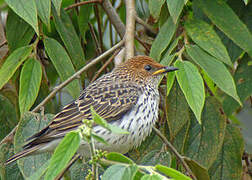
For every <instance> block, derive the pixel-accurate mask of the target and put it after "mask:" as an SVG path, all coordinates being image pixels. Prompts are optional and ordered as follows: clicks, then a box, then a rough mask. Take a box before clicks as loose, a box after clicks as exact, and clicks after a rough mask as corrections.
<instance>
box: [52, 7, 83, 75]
mask: <svg viewBox="0 0 252 180" xmlns="http://www.w3.org/2000/svg"><path fill="white" fill-rule="evenodd" d="M52 13H53V17H54V22H55V27H56V29H57V31H58V33H59V35H60V37H61V39H62V41H63V42H64V44H65V46H66V49H67V52H68V54H69V56H70V58H71V59H72V62H73V64H74V66H75V68H76V69H77V70H79V69H80V68H82V66H83V65H84V63H85V56H84V52H83V49H82V47H81V43H80V39H79V37H78V36H77V34H76V31H75V29H74V26H73V24H72V21H71V19H70V18H69V16H68V14H67V13H66V12H65V11H64V10H61V14H60V16H58V15H57V13H56V10H55V8H52Z"/></svg>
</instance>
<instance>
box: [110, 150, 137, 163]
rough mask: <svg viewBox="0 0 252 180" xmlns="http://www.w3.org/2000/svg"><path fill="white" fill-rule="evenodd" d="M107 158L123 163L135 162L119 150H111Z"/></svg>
mask: <svg viewBox="0 0 252 180" xmlns="http://www.w3.org/2000/svg"><path fill="white" fill-rule="evenodd" d="M106 159H108V160H111V161H116V162H121V163H127V164H133V163H134V162H133V161H132V160H131V159H130V158H128V157H127V156H124V155H122V154H120V153H117V152H110V153H108V154H107V156H106Z"/></svg>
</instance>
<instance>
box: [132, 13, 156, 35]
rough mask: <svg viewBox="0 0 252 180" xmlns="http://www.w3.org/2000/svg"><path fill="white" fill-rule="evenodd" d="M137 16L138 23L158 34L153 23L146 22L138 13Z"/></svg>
mask: <svg viewBox="0 0 252 180" xmlns="http://www.w3.org/2000/svg"><path fill="white" fill-rule="evenodd" d="M135 18H136V22H137V23H138V24H141V25H142V26H143V27H145V29H147V30H149V31H150V32H151V33H153V34H157V30H156V29H155V28H153V27H152V26H151V25H149V24H147V23H146V22H144V20H142V19H141V18H140V17H138V16H137V15H136V16H135Z"/></svg>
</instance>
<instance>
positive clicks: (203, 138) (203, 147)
mask: <svg viewBox="0 0 252 180" xmlns="http://www.w3.org/2000/svg"><path fill="white" fill-rule="evenodd" d="M220 108H221V105H220V103H219V102H218V101H217V100H216V99H215V98H214V97H212V96H209V97H208V98H206V102H205V106H204V109H203V111H202V117H201V119H202V124H201V125H199V124H198V123H197V121H196V119H195V117H194V116H191V125H190V128H189V132H188V136H187V142H186V144H185V148H184V149H185V150H184V152H185V153H184V155H185V156H187V157H190V158H191V159H193V160H195V161H197V162H198V163H199V164H200V165H201V166H203V167H204V168H206V169H207V170H208V169H209V168H210V167H211V165H212V164H213V163H214V161H215V160H216V158H217V155H218V153H219V152H220V149H221V146H222V144H223V139H224V134H225V128H226V120H225V117H224V115H222V114H221V113H220ZM195 152H197V153H195Z"/></svg>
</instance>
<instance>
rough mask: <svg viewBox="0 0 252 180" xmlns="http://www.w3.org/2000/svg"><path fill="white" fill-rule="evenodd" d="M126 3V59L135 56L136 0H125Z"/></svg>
mask: <svg viewBox="0 0 252 180" xmlns="http://www.w3.org/2000/svg"><path fill="white" fill-rule="evenodd" d="M125 4H126V17H127V18H126V31H125V36H124V38H125V39H126V40H127V41H125V52H126V54H125V60H128V59H130V58H132V57H133V56H134V35H135V14H136V12H135V0H125Z"/></svg>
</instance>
